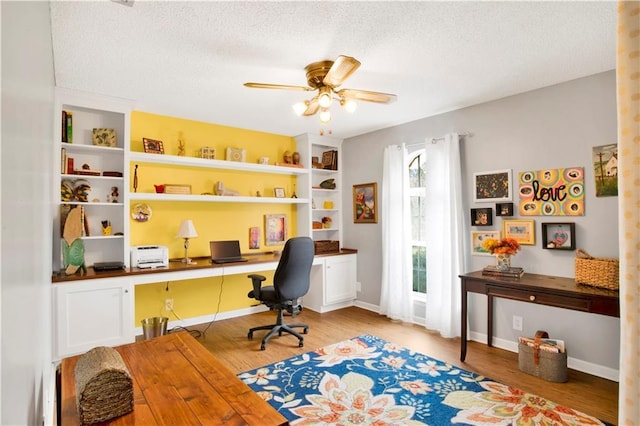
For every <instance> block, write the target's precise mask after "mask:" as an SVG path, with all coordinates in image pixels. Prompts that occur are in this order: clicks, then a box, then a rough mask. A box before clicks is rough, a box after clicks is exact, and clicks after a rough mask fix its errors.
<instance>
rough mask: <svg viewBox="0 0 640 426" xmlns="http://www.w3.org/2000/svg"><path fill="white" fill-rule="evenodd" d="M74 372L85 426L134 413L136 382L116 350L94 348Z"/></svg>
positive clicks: (81, 418) (80, 412) (81, 358)
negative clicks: (134, 384) (134, 386)
mask: <svg viewBox="0 0 640 426" xmlns="http://www.w3.org/2000/svg"><path fill="white" fill-rule="evenodd" d="M74 373H75V380H76V399H77V401H76V402H77V404H78V412H79V414H80V421H81V422H82V424H93V423H99V422H104V421H106V420H109V419H113V418H114V417H119V416H122V415H124V414H127V413H130V412H131V411H133V380H132V379H131V374H130V373H129V370H127V366H126V365H125V363H124V361H123V360H122V357H121V356H120V354H119V353H118V352H117V351H116V350H115V349H113V348H109V347H106V346H99V347H96V348H93V349H91V350H90V351H88V352H87V353H85V354H84V355H82V356H81V357H80V359H78V363H77V364H76V368H75V371H74Z"/></svg>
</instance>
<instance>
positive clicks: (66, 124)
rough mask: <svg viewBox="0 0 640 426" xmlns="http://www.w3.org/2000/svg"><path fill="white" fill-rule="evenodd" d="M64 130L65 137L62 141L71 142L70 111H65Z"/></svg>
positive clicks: (71, 115) (71, 119)
mask: <svg viewBox="0 0 640 426" xmlns="http://www.w3.org/2000/svg"><path fill="white" fill-rule="evenodd" d="M65 113H66V117H67V118H66V120H65V130H66V136H67V139H66V140H65V141H64V142H67V143H73V113H72V112H71V111H65Z"/></svg>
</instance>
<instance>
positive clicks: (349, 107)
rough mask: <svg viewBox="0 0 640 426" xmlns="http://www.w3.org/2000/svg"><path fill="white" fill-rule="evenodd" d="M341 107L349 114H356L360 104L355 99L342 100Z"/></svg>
mask: <svg viewBox="0 0 640 426" xmlns="http://www.w3.org/2000/svg"><path fill="white" fill-rule="evenodd" d="M340 105H342V107H343V108H344V109H345V110H346V111H347V112H349V113H354V112H355V111H356V109H358V103H357V102H356V101H354V100H353V99H342V100H341V101H340Z"/></svg>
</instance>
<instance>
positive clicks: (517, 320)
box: [513, 315, 522, 331]
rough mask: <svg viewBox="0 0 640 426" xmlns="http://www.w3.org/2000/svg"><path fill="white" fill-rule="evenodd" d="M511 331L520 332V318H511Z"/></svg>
mask: <svg viewBox="0 0 640 426" xmlns="http://www.w3.org/2000/svg"><path fill="white" fill-rule="evenodd" d="M513 329H514V330H518V331H522V317H519V316H517V315H514V316H513Z"/></svg>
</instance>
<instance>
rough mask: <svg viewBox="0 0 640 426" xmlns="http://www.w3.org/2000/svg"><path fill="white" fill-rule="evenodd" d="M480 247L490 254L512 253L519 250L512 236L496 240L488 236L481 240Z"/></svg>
mask: <svg viewBox="0 0 640 426" xmlns="http://www.w3.org/2000/svg"><path fill="white" fill-rule="evenodd" d="M482 248H483V249H485V250H486V251H488V252H489V253H491V254H508V255H514V254H516V253H517V252H518V251H519V250H520V244H518V242H517V241H516V240H514V239H513V238H503V239H501V240H496V239H493V238H488V239H486V240H484V241H483V242H482Z"/></svg>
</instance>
